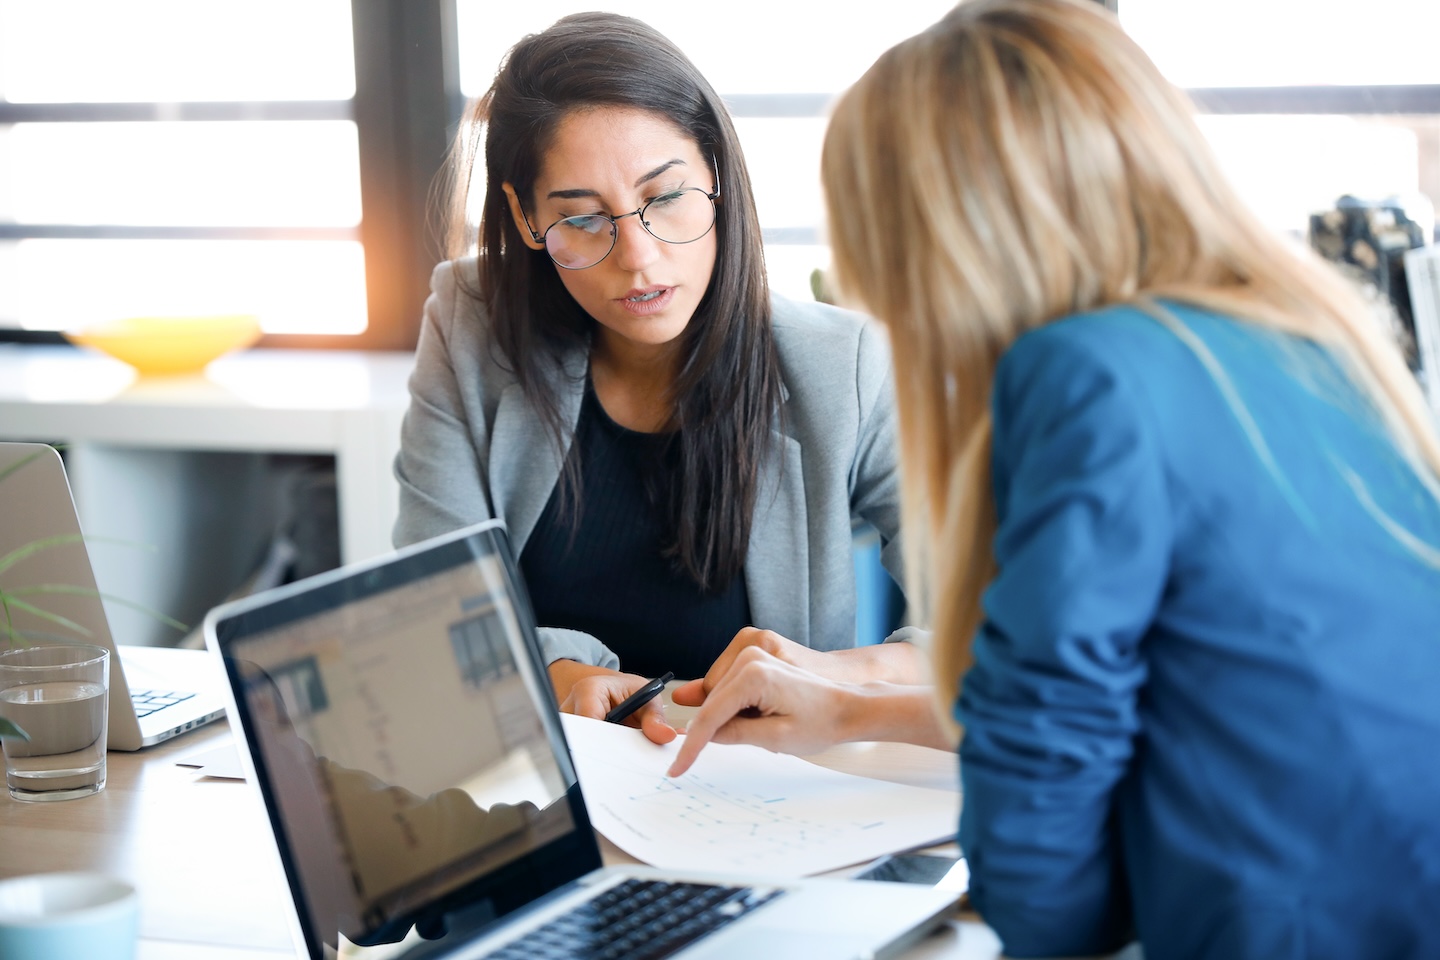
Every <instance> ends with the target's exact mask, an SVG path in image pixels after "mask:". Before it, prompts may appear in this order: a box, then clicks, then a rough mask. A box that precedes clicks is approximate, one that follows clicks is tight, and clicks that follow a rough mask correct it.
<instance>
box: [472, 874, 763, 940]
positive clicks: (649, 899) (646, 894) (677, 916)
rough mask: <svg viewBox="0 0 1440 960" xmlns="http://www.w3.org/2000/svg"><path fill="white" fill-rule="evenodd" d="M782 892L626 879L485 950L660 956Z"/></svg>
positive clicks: (742, 914)
mask: <svg viewBox="0 0 1440 960" xmlns="http://www.w3.org/2000/svg"><path fill="white" fill-rule="evenodd" d="M782 893H784V891H783V890H776V889H774V888H765V889H755V888H751V887H725V886H713V885H710V884H702V883H667V882H665V881H658V880H626V881H625V882H623V883H620V884H617V885H616V886H614V887H611V888H610V889H609V890H606V891H605V892H604V893H602V894H600V895H598V896H596V897H595V898H593V899H591V900H589V901H587V902H585V903H583V904H581V905H580V906H578V907H577V908H575V909H574V910H572V911H571V912H570V913H567V914H565V915H564V916H563V917H559V918H557V919H555V920H552V921H550V922H549V923H547V924H545V925H544V926H543V927H539V928H538V929H536V930H533V931H531V932H530V933H528V934H526V935H525V936H524V937H521V938H520V939H519V940H516V941H514V942H513V943H510V944H507V945H506V946H504V947H502V948H501V949H500V950H498V951H495V952H493V953H491V954H489V955H488V956H489V958H490V960H661V958H662V957H668V956H671V955H672V954H675V953H677V952H679V951H680V950H682V949H684V948H685V947H686V946H688V945H689V944H691V943H694V942H695V941H696V940H698V939H700V938H701V937H703V936H705V935H706V934H707V933H710V932H711V931H712V930H716V929H719V928H720V927H723V926H724V925H725V924H727V923H729V922H730V921H732V920H734V919H736V918H738V917H742V916H744V915H745V914H747V913H749V912H750V911H751V910H754V909H755V908H756V907H758V906H760V905H761V904H764V903H767V902H769V901H770V900H773V899H775V898H776V897H778V896H780V895H781V894H782Z"/></svg>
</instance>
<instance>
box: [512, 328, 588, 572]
mask: <svg viewBox="0 0 1440 960" xmlns="http://www.w3.org/2000/svg"><path fill="white" fill-rule="evenodd" d="M586 364H587V354H586V352H585V351H584V350H576V351H574V352H572V353H571V354H569V355H568V356H567V357H566V358H565V360H564V362H563V364H562V371H561V375H560V377H559V378H558V380H557V382H556V384H555V385H556V387H557V388H558V389H559V392H560V398H559V399H560V415H561V417H562V418H563V420H564V422H565V424H566V426H567V428H568V429H567V431H566V436H565V449H563V450H557V449H556V448H555V444H554V442H553V441H552V440H551V438H550V433H549V431H547V430H546V429H545V424H544V421H542V420H541V419H540V414H539V413H538V412H537V411H536V410H535V408H534V407H533V406H532V405H531V404H530V401H529V400H527V399H526V397H525V393H524V391H522V390H521V389H520V385H519V384H514V383H512V384H511V385H510V386H508V387H506V388H505V390H504V392H502V393H501V394H500V404H499V406H498V407H497V408H496V410H495V423H494V426H492V427H491V435H490V490H491V492H492V495H493V496H494V498H495V510H496V514H497V516H499V517H501V518H502V519H504V521H505V527H506V529H507V531H508V533H509V536H510V544H511V549H512V550H513V551H514V553H515V556H516V557H519V556H520V552H521V551H522V550H524V549H525V543H526V541H528V540H529V539H530V534H531V533H532V532H534V530H535V524H536V523H537V522H538V521H539V520H540V514H541V513H543V512H544V511H545V505H546V504H547V503H549V502H550V495H551V494H552V493H553V492H554V490H555V484H556V482H557V481H558V480H559V479H560V469H561V467H563V466H564V464H565V457H566V455H567V454H568V453H569V452H570V449H569V444H570V441H571V439H572V438H573V434H574V430H575V424H576V423H578V422H579V420H580V402H581V400H582V399H584V396H585V370H586Z"/></svg>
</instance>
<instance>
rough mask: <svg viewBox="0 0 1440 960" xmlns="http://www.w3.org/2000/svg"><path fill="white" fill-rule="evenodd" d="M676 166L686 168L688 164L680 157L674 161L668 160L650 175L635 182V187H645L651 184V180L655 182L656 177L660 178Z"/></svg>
mask: <svg viewBox="0 0 1440 960" xmlns="http://www.w3.org/2000/svg"><path fill="white" fill-rule="evenodd" d="M676 165H679V166H682V167H683V166H685V165H686V164H685V161H684V160H681V159H680V158H679V157H676V158H675V159H674V160H666V161H665V162H664V163H662V164H660V166H658V167H656V168H655V169H654V170H651V171H650V172H649V173H647V174H645V176H643V177H641V178H640V179H639V180H636V181H635V186H637V187H641V186H644V185H645V184H647V183H649V182H650V181H651V180H654V179H655V178H656V177H658V176H660V174H662V173H664V172H665V171H666V170H669V169H670V168H671V167H673V166H676Z"/></svg>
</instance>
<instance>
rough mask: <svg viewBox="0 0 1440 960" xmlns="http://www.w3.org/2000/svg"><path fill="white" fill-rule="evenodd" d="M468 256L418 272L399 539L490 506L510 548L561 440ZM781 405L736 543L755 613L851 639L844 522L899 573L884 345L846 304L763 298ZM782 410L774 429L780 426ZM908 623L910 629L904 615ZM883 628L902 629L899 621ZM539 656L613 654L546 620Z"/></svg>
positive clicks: (580, 358)
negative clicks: (496, 352)
mask: <svg viewBox="0 0 1440 960" xmlns="http://www.w3.org/2000/svg"><path fill="white" fill-rule="evenodd" d="M457 271H464V273H465V275H466V276H467V277H469V278H471V280H472V282H473V281H474V279H475V277H476V267H475V260H474V259H473V258H471V259H465V260H456V261H451V262H448V263H442V264H440V265H439V266H438V267H436V268H435V272H434V275H433V276H432V277H431V280H430V286H431V293H430V297H429V298H428V299H427V300H426V301H425V317H424V325H423V327H422V329H421V331H420V342H419V345H418V347H417V348H416V356H415V372H414V373H413V374H412V375H411V377H410V408H409V410H408V412H407V413H406V414H405V422H404V426H403V428H402V430H401V441H400V453H399V455H398V456H397V457H396V458H395V477H396V479H397V480H398V481H399V483H400V515H399V519H398V520H397V521H396V524H395V533H394V540H395V544H396V545H397V546H401V545H404V544H408V543H413V542H415V541H417V540H423V539H425V538H426V537H432V536H435V535H437V534H441V533H445V532H448V531H450V530H454V529H457V528H459V527H462V526H465V525H468V524H471V523H476V522H478V521H481V520H485V519H487V518H490V517H499V518H501V519H503V520H504V521H505V524H506V526H507V527H508V528H509V533H510V541H511V544H512V546H513V548H514V551H515V555H516V556H517V557H518V556H519V555H520V552H521V551H522V550H524V548H525V542H526V540H528V539H529V537H530V534H531V532H532V531H533V530H534V529H535V523H536V521H537V520H539V518H540V514H541V512H542V511H543V510H544V509H545V505H546V503H547V502H548V501H549V499H550V495H551V493H552V491H553V490H554V488H555V483H556V481H557V480H558V479H559V476H560V470H561V466H562V464H563V457H564V453H563V452H561V451H557V450H556V449H555V445H554V443H553V442H552V441H551V440H550V438H549V436H548V435H547V433H546V432H545V429H544V427H543V425H542V422H541V420H540V416H539V414H538V413H537V412H536V410H535V409H534V408H533V407H532V406H531V405H530V403H529V402H528V401H527V400H526V398H525V396H524V394H523V392H522V391H521V389H520V386H519V384H517V383H516V382H515V378H514V376H513V375H512V374H510V373H509V372H507V371H506V370H505V369H504V368H503V367H502V366H500V365H499V364H498V363H497V362H496V358H495V357H494V356H493V351H492V349H491V348H492V344H491V342H490V340H489V331H488V327H489V323H488V319H487V317H486V315H485V312H484V310H483V309H482V308H481V307H480V306H479V305H478V304H476V303H475V301H474V300H473V298H471V297H469V296H467V295H466V294H465V293H464V292H463V291H462V290H460V289H459V287H458V285H457V283H456V277H455V274H456V272H457ZM773 317H774V329H775V339H776V344H777V349H778V351H779V355H780V375H781V382H782V394H783V397H784V416H783V418H778V419H777V423H776V433H777V435H776V437H775V438H774V439H775V441H776V442H775V443H774V444H773V445H772V447H771V454H770V456H769V458H768V459H767V460H766V461H765V462H764V463H762V464H761V468H760V472H761V486H760V491H759V496H758V498H757V500H756V505H755V517H754V522H753V523H752V525H751V529H750V548H749V553H748V554H747V556H746V559H745V587H746V590H747V591H748V593H749V599H750V613H751V616H752V617H754V619H755V624H754V625H755V626H758V627H763V628H766V629H769V630H774V631H776V632H777V633H779V634H781V635H783V636H785V637H788V638H789V639H791V640H794V641H795V642H797V643H802V644H805V645H806V646H809V647H813V648H815V649H819V650H836V649H841V648H845V647H851V646H854V644H855V575H854V557H853V545H852V534H851V527H852V524H854V523H858V522H860V521H865V522H868V523H870V524H871V525H872V526H874V527H875V529H876V530H878V531H879V533H880V538H881V544H882V550H881V559H882V561H883V562H884V564H885V567H886V568H887V569H888V570H889V571H890V573H891V575H892V576H894V577H895V578H896V580H897V582H903V581H902V580H901V573H900V569H901V568H900V542H899V539H898V534H899V527H900V511H899V478H898V477H897V475H896V433H895V398H894V383H893V382H892V376H891V367H890V356H889V349H888V345H887V343H886V341H885V338H884V336H883V334H882V333H881V332H880V331H879V330H877V329H876V327H875V326H874V324H872V323H871V322H869V321H867V320H866V319H865V318H863V317H861V316H860V315H858V314H854V313H849V312H847V311H843V310H839V309H836V308H834V307H829V306H825V305H823V304H818V303H796V302H793V301H790V300H786V299H783V298H781V297H775V299H774V312H773ZM587 363H588V358H587V355H586V353H585V351H584V350H577V351H575V353H573V354H572V355H570V356H568V357H566V358H565V360H564V364H563V365H564V372H565V379H564V380H563V382H562V383H561V384H560V389H561V396H562V400H561V406H562V409H563V411H564V413H565V416H566V417H567V418H568V419H569V423H570V424H571V426H572V427H573V426H574V424H575V423H576V421H577V420H578V418H579V415H580V402H581V399H582V398H583V395H584V382H585V372H586V365H587ZM782 423H783V426H784V431H783V433H781V432H780V430H779V427H780V424H782ZM907 632H908V631H907ZM890 639H902V638H901V636H899V635H898V634H897V635H895V636H892V637H891V638H890ZM541 642H542V646H543V647H544V648H545V657H546V661H547V662H550V661H554V660H557V659H561V658H569V659H572V660H578V661H580V662H582V663H590V664H596V665H599V666H605V667H609V668H611V669H616V668H618V665H619V658H618V657H616V656H615V654H614V653H613V652H611V651H610V649H609V648H608V647H606V646H605V645H604V644H602V643H601V642H600V641H599V640H597V639H596V638H594V637H592V636H590V635H589V634H584V633H580V632H578V631H574V630H560V629H555V628H543V629H542V630H541Z"/></svg>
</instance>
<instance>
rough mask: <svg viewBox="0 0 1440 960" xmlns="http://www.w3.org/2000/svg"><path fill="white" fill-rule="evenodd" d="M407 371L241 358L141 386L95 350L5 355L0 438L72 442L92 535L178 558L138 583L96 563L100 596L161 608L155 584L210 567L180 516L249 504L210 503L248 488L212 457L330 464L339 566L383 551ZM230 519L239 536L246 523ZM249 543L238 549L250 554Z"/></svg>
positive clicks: (337, 358)
mask: <svg viewBox="0 0 1440 960" xmlns="http://www.w3.org/2000/svg"><path fill="white" fill-rule="evenodd" d="M413 366H414V355H413V354H411V353H407V352H388V353H380V352H363V351H301V350H296V351H290V350H249V351H244V352H242V353H237V354H234V355H231V356H228V357H223V358H221V359H220V360H217V361H215V362H214V363H212V364H210V366H209V367H208V368H207V369H206V371H205V372H204V373H203V374H193V375H183V376H173V377H139V376H137V375H136V373H135V371H134V370H133V369H132V368H131V367H129V366H127V365H126V364H123V363H121V362H119V361H118V360H114V359H112V358H110V357H107V356H104V355H102V354H99V353H95V352H92V351H89V350H77V349H74V348H71V347H65V346H35V345H19V344H8V345H0V439H6V440H39V441H47V442H63V443H66V444H68V445H69V446H70V450H69V457H68V459H69V461H70V472H71V485H72V488H73V490H74V494H75V499H76V504H77V507H78V508H79V510H80V515H81V519H82V522H83V523H84V524H85V527H86V530H87V531H90V532H93V531H99V532H103V533H104V534H106V535H109V536H121V537H125V538H132V539H137V540H141V541H143V542H146V543H151V544H155V545H157V546H159V547H160V548H161V549H162V551H163V550H169V551H170V552H172V553H176V554H177V555H183V556H181V557H180V558H179V559H175V560H174V561H172V563H171V564H170V565H169V566H167V565H166V564H165V563H160V562H155V563H146V564H142V567H144V570H143V576H144V577H145V578H147V579H146V581H145V582H141V581H139V580H137V579H136V578H137V577H140V576H141V575H142V574H141V573H137V572H136V571H131V570H125V569H120V567H121V566H124V564H123V563H122V562H119V561H117V562H116V563H115V564H112V565H111V566H112V567H113V569H111V570H109V571H108V573H107V571H106V570H104V569H102V567H105V566H106V563H105V562H104V561H101V560H97V561H96V568H97V569H96V576H97V579H99V580H100V585H101V589H102V590H107V591H108V592H114V593H117V594H119V595H121V596H126V597H127V599H131V600H133V601H136V602H142V603H145V602H147V601H149V602H148V603H147V605H154V604H156V603H160V604H164V603H166V602H167V599H168V598H167V597H166V596H165V594H164V593H163V591H160V592H158V593H157V592H156V591H157V590H159V587H158V586H157V585H156V584H155V583H153V581H154V580H156V579H160V578H165V577H171V578H173V577H174V576H175V575H176V574H177V571H179V572H188V571H189V569H190V568H191V567H193V566H194V564H195V562H196V561H197V559H198V561H200V562H202V563H204V562H210V559H211V558H208V557H204V556H199V554H201V553H202V552H203V550H205V549H210V550H213V548H214V547H215V546H217V544H208V545H206V544H197V543H196V542H195V537H196V536H197V534H196V533H195V532H193V531H187V530H185V529H182V528H183V527H184V525H185V524H186V523H187V522H189V521H188V520H187V518H193V517H196V516H201V515H209V516H214V515H216V514H217V513H220V514H223V513H224V512H225V511H227V510H228V511H230V512H231V513H235V514H244V513H245V512H246V509H247V507H253V506H255V505H253V504H251V505H247V504H243V503H233V504H232V503H226V502H217V499H219V498H227V497H229V498H240V499H243V498H244V497H245V496H247V491H249V492H253V490H254V489H255V487H254V486H253V484H252V485H251V486H247V483H248V482H249V481H247V479H246V478H245V477H240V476H231V475H228V473H227V469H228V467H229V465H230V462H231V461H227V460H225V458H210V460H209V461H207V460H206V458H205V457H204V456H203V455H204V454H208V453H260V454H264V453H301V454H322V455H328V456H333V457H334V458H335V471H336V485H337V491H336V492H337V506H338V509H339V527H340V552H341V558H342V560H343V561H344V562H346V563H350V562H354V561H357V560H363V559H366V558H368V557H371V556H375V555H378V554H381V553H385V552H387V551H389V549H390V530H391V527H392V526H393V524H394V521H395V514H396V509H397V503H398V490H397V488H396V485H395V481H394V478H393V475H392V473H391V465H392V463H393V460H394V457H395V453H396V452H397V450H398V448H399V442H400V421H401V418H402V417H403V415H404V412H405V408H406V405H407V403H408V401H409V396H408V392H407V389H406V381H407V379H408V377H409V375H410V371H411V369H412V368H413ZM230 522H231V524H232V526H233V527H236V528H237V529H242V532H243V524H244V523H245V521H244V519H243V517H239V516H237V517H236V518H233V519H232V520H231V521H230ZM268 533H269V531H268V530H262V531H256V532H255V533H254V534H253V536H254V537H256V538H263V537H264V536H266V535H268ZM244 539H245V537H244V536H240V537H239V538H238V539H237V541H236V543H235V545H234V549H235V550H236V551H238V552H244V551H245V550H246V549H248V547H249V546H252V545H253V544H250V543H241V542H240V540H244ZM94 553H95V551H94V550H92V554H94ZM248 559H249V558H245V560H246V561H247V562H248ZM177 564H180V565H183V567H184V570H180V568H179V567H177V566H176V565H177ZM130 565H132V566H133V562H132V564H130ZM218 575H220V574H217V576H218ZM225 575H228V574H225ZM107 579H108V580H109V581H110V582H109V583H107V582H106V581H107ZM232 586H233V584H232ZM117 616H120V615H119V614H118V611H117V612H116V615H114V616H112V627H113V626H115V623H114V621H115V620H116V619H117ZM121 618H122V619H123V617H121ZM121 639H128V638H125V637H122V638H121ZM142 642H144V641H143V640H142Z"/></svg>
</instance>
